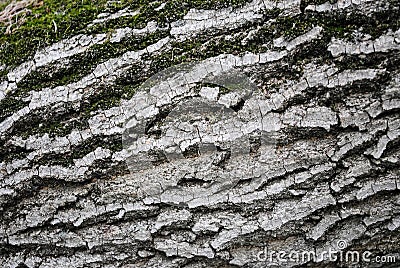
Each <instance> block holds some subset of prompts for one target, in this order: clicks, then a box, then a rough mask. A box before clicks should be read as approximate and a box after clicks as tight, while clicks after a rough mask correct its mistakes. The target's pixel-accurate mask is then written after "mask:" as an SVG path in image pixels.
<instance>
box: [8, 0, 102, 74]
mask: <svg viewBox="0 0 400 268" xmlns="http://www.w3.org/2000/svg"><path fill="white" fill-rule="evenodd" d="M106 3H107V1H106V0H97V1H95V0H80V1H73V0H66V1H56V0H44V1H43V5H42V6H40V7H36V8H33V9H32V14H31V15H29V16H28V17H27V20H26V22H25V23H23V24H22V25H20V26H19V27H18V28H15V29H14V30H13V33H12V34H8V35H5V34H4V31H5V27H3V28H2V32H0V36H1V37H0V48H1V51H2V53H1V54H0V62H2V63H4V64H6V65H9V66H16V65H18V64H20V63H21V62H22V61H24V60H25V59H26V58H28V57H30V56H32V55H33V54H34V52H35V51H36V50H37V49H38V48H42V47H45V46H48V45H50V44H52V43H54V42H57V41H59V40H61V39H63V38H66V37H68V36H71V35H73V34H75V33H78V32H80V31H82V30H83V29H84V28H85V27H86V25H87V23H88V22H90V21H91V20H93V19H94V18H95V17H96V16H97V14H99V13H100V12H102V11H104V10H107V8H109V7H108V6H107V4H106Z"/></svg>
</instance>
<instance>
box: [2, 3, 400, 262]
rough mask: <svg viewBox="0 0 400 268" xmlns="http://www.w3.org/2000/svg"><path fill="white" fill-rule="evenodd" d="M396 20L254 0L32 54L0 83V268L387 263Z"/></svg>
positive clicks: (396, 99)
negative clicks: (94, 57) (288, 256)
mask: <svg viewBox="0 0 400 268" xmlns="http://www.w3.org/2000/svg"><path fill="white" fill-rule="evenodd" d="M162 9H163V6H162V5H161V6H160V7H158V8H157V9H156V12H162ZM124 12H125V13H124ZM124 12H120V13H116V14H114V15H112V14H111V15H110V14H109V17H101V18H99V19H97V20H96V21H93V23H94V24H97V23H104V20H118V19H120V17H121V16H122V15H121V14H124V15H123V16H128V17H129V16H131V15H133V14H136V13H134V12H133V11H126V10H125V11H124ZM130 12H132V13H130ZM399 22H400V20H399V2H398V1H371V0H352V1H347V0H346V1H338V2H334V3H333V2H332V3H330V2H327V3H321V2H320V1H314V2H312V1H300V0H290V1H257V0H255V1H251V2H247V3H244V4H243V5H239V6H237V7H234V8H220V9H211V8H210V9H207V10H198V9H190V10H189V11H188V12H187V14H186V15H185V16H184V17H183V18H181V19H178V20H177V21H172V22H170V23H169V24H168V25H158V24H157V23H156V22H152V21H150V22H148V24H147V26H146V27H145V28H141V29H133V28H129V27H126V28H118V29H115V31H113V32H111V33H110V34H105V33H96V34H94V33H90V32H88V33H85V34H80V35H77V36H74V37H71V38H66V39H64V40H62V41H60V42H59V43H56V44H53V45H51V46H49V47H47V48H44V49H41V50H39V51H37V52H35V55H34V57H33V58H31V59H27V60H26V61H25V62H24V63H23V64H21V65H19V66H17V67H16V68H12V69H10V70H9V71H8V74H7V76H6V77H4V78H3V80H2V82H1V84H0V90H1V91H0V101H1V102H2V104H3V106H2V107H7V104H6V103H7V102H8V101H10V100H15V101H17V102H19V103H22V105H21V106H18V107H15V106H10V107H11V108H7V109H4V111H1V122H0V137H1V151H0V154H1V157H2V159H1V163H0V170H1V173H0V183H1V186H0V211H1V216H0V243H1V244H0V252H1V256H0V266H1V267H350V266H351V267H398V266H399V261H400V236H399V234H400V232H399V227H400V195H399V193H400V191H399V190H400V177H399V174H400V172H399V159H400V158H399V150H398V148H399V141H400V139H399V135H400V116H399V115H400V114H399V108H400V73H399V66H400V64H399V63H400V56H399V49H400V23H399ZM292 25H293V26H292ZM158 32H161V33H163V34H160V35H159V36H158V35H157V37H156V38H155V39H153V40H152V42H151V43H150V44H149V45H146V47H143V48H140V49H137V50H129V51H124V52H123V53H121V54H120V55H115V56H114V55H108V54H107V55H104V56H103V58H102V59H101V60H98V61H96V62H95V64H93V65H92V64H89V63H87V61H86V59H88V58H89V59H90V56H89V53H90V51H91V50H92V49H100V48H102V47H104V46H106V45H107V44H115V45H118V44H125V42H128V41H129V40H131V39H133V38H142V39H145V38H147V37H148V36H150V35H151V34H153V33H158ZM80 60H81V61H80ZM76 62H78V65H79V62H82V64H88V66H87V71H85V72H84V73H83V74H81V75H78V76H77V77H78V78H73V79H72V80H71V81H70V82H68V83H67V84H65V83H63V80H62V79H59V78H58V77H59V76H57V74H58V73H59V72H63V71H64V70H69V69H68V68H77V67H76V65H73V64H76ZM183 62H185V64H184V65H180V66H179V67H176V66H175V67H172V68H169V69H168V68H167V66H174V65H177V64H180V63H183ZM188 63H190V64H188ZM89 65H90V66H89ZM0 66H1V65H0ZM85 67H86V66H85ZM1 68H6V67H1ZM160 72H161V75H160ZM157 74H158V76H157ZM153 75H156V76H153ZM152 76H153V77H152ZM35 77H39V81H38V80H37V79H35ZM44 77H47V78H46V79H45V78H44ZM150 77H152V78H150ZM148 78H150V79H148ZM238 78H239V79H238ZM246 78H248V80H246ZM41 79H43V81H42V80H41ZM235 79H236V80H235ZM146 80H147V82H145V81H146ZM30 81H34V83H35V85H33V84H30ZM49 81H50V82H49ZM26 85H29V86H28V89H29V90H26ZM24 87H25V88H24ZM30 87H32V88H34V89H30ZM115 100H117V101H115ZM204 100H206V101H209V102H210V103H214V104H215V105H217V106H210V104H209V103H208V104H206V106H205V107H206V108H205V109H204V110H202V107H203V106H201V105H203V101H204ZM99 103H100V104H99ZM103 104H104V105H103ZM218 105H219V106H218ZM213 107H214V108H215V107H217V108H215V109H214V108H213ZM221 107H225V108H226V113H227V114H222V113H221V110H218V109H220V108H221ZM213 109H214V110H213ZM224 111H225V110H224ZM198 117H201V120H198V122H197V123H196V124H197V125H196V124H193V122H189V123H187V122H188V121H190V120H191V119H196V120H197V119H198ZM206 117H207V118H208V119H207V120H208V121H205V120H204V118H206ZM127 122H129V123H130V125H129V126H128V127H127ZM194 125H195V126H197V128H196V127H194ZM210 126H211V127H213V128H212V129H211V127H210ZM202 127H204V128H203V129H202ZM207 127H209V128H207ZM127 128H128V130H127ZM193 129H196V131H197V132H196V131H195V134H194V136H190V135H189V134H188V133H189V132H190V130H193ZM210 129H211V130H210ZM129 131H130V132H129ZM134 134H135V135H136V136H135V137H134V139H133V141H132V140H131V139H130V138H131V136H132V135H134ZM192 134H193V133H192ZM217 134H218V135H217ZM129 135H131V136H129ZM138 137H139V138H141V139H143V140H142V141H144V143H135V142H137V140H136V138H138ZM171 137H172V138H173V139H174V140H173V142H172V143H175V144H180V148H177V147H176V146H175V147H171V146H170V145H171V139H169V138H171ZM146 142H147V143H146ZM206 144H208V145H210V144H211V145H212V146H211V147H212V148H211V149H210V148H209V150H207V148H206V146H205V145H206ZM132 148H133V152H132V151H129V150H131V149H132ZM265 249H268V251H267V256H269V255H268V254H271V252H272V251H276V252H278V251H286V252H287V253H290V252H304V251H316V252H317V254H320V253H321V252H323V251H325V250H329V249H332V250H338V249H340V250H341V251H342V252H343V253H346V252H353V251H356V252H358V253H359V254H360V255H362V254H363V253H365V252H370V255H368V257H369V259H370V260H371V261H370V262H368V261H366V260H360V261H359V262H353V263H351V262H349V261H346V260H343V261H340V260H336V261H335V260H332V259H330V260H329V259H328V260H323V259H315V260H312V261H310V260H299V261H289V262H279V263H278V264H277V261H278V260H277V259H276V256H275V257H274V261H273V262H271V260H269V258H267V259H264V258H263V257H264V255H265V254H264V253H263V254H260V252H264V250H265ZM382 256H392V257H394V258H395V259H394V260H395V262H393V260H392V261H390V260H388V262H386V263H385V262H378V261H377V259H376V257H382ZM276 265H278V266H276Z"/></svg>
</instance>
